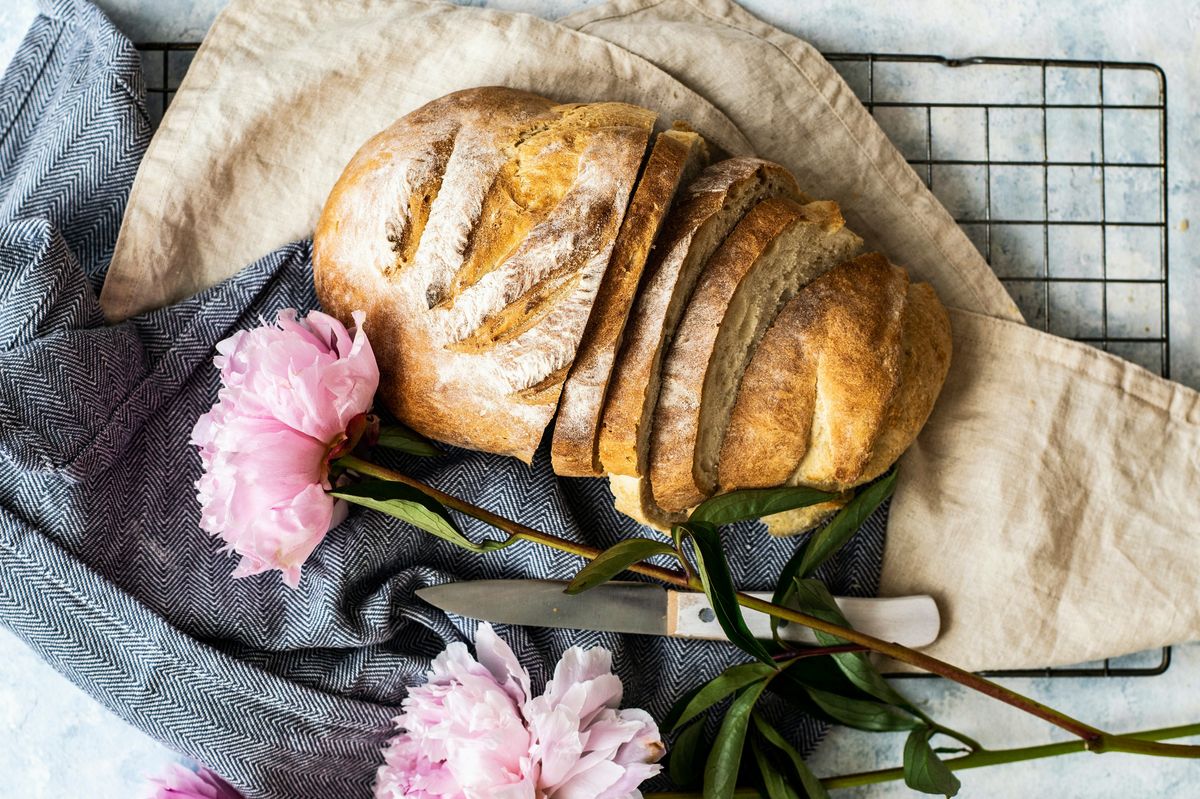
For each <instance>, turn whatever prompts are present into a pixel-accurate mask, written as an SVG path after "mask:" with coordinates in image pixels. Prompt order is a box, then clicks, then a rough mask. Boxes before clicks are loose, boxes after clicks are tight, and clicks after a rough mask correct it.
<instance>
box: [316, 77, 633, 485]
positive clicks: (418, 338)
mask: <svg viewBox="0 0 1200 799" xmlns="http://www.w3.org/2000/svg"><path fill="white" fill-rule="evenodd" d="M653 123H654V115H653V113H651V112H650V111H647V110H646V109H642V108H638V107H636V106H631V105H626V104H623V103H593V104H565V105H560V104H556V103H554V102H553V101H551V100H548V99H546V98H543V97H538V96H537V95H534V94H531V93H528V92H522V91H517V90H513V89H506V88H501V87H483V88H477V89H468V90H465V91H462V92H456V93H454V94H450V95H447V96H445V97H442V98H439V99H437V100H434V101H433V102H431V103H428V104H427V105H425V106H422V107H421V108H419V109H417V110H416V111H414V112H412V113H411V114H408V115H406V116H405V117H403V118H401V119H400V120H398V121H397V122H396V123H394V124H393V125H392V126H391V127H389V128H388V129H387V130H385V131H383V132H381V133H380V134H378V135H376V136H375V137H373V138H372V139H371V140H370V141H368V142H367V143H366V144H365V145H364V146H363V147H362V148H361V149H360V150H359V152H358V153H357V154H356V155H355V157H354V158H353V159H352V161H351V162H350V164H349V165H348V166H347V168H346V170H345V172H344V173H343V174H342V176H341V178H340V179H339V180H338V182H337V184H336V185H335V186H334V188H333V191H332V192H331V194H330V197H329V200H328V201H327V203H326V205H325V209H324V211H323V213H322V215H321V219H320V221H319V223H318V226H317V231H316V234H315V236H314V252H313V268H314V280H315V283H316V288H317V296H318V299H319V300H320V302H321V304H322V306H323V307H324V308H325V309H326V310H327V311H328V312H330V313H331V314H333V315H334V316H336V317H338V318H339V319H342V320H343V321H344V322H348V321H349V319H350V314H351V312H353V311H354V310H357V309H362V310H364V311H366V313H367V321H366V328H367V330H368V331H369V332H370V334H371V337H372V345H373V346H374V349H375V353H376V357H377V359H378V361H379V365H380V372H381V381H380V397H381V399H382V400H383V403H384V404H385V405H386V406H387V408H388V409H389V410H390V411H391V412H392V413H393V414H395V415H396V417H397V418H398V419H400V420H401V421H403V422H405V423H406V424H408V425H410V426H411V427H413V428H414V429H416V430H417V431H419V432H421V433H423V434H425V435H427V436H429V437H431V438H434V439H437V440H439V441H444V442H446V443H450V444H454V445H456V446H463V447H469V448H472V449H479V450H484V451H488V452H496V453H500V454H506V455H513V456H516V457H518V458H520V459H522V460H524V461H526V462H529V461H530V460H531V459H532V457H533V453H534V451H535V450H536V448H537V446H538V443H539V441H540V440H541V437H542V433H543V431H544V430H545V428H546V426H547V424H548V423H549V421H550V419H551V417H552V416H553V414H554V409H555V407H556V405H557V401H558V396H559V392H560V390H561V385H562V381H563V379H565V377H566V373H567V369H568V368H569V366H570V364H571V362H572V360H573V358H574V355H575V351H576V347H577V345H578V343H579V340H580V337H581V336H582V334H583V330H584V326H585V324H586V322H587V319H588V316H589V314H590V312H591V308H592V303H593V300H594V298H595V295H596V291H597V289H598V287H599V284H600V280H601V277H602V276H603V274H604V270H605V268H606V267H607V265H608V261H609V257H610V255H611V252H612V248H613V244H614V242H615V240H616V236H617V231H618V229H619V226H620V223H621V220H622V218H623V216H624V213H625V208H626V204H627V203H628V200H629V196H630V193H631V191H632V188H633V184H634V181H635V179H636V176H637V172H638V168H639V166H640V164H641V161H642V156H643V153H644V152H645V149H646V144H647V141H648V138H649V135H650V130H651V128H652V126H653Z"/></svg>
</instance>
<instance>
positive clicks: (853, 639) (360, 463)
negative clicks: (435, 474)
mask: <svg viewBox="0 0 1200 799" xmlns="http://www.w3.org/2000/svg"><path fill="white" fill-rule="evenodd" d="M337 463H338V464H339V465H341V466H344V467H345V468H347V469H352V470H354V471H356V472H358V473H360V474H365V475H369V476H371V477H376V478H379V479H380V480H392V481H395V482H399V483H404V484H405V485H407V486H411V487H412V488H415V489H417V490H418V491H421V492H423V493H424V494H426V495H427V496H430V497H432V498H434V499H436V500H437V501H438V502H441V503H442V504H443V505H445V506H447V507H449V508H453V509H454V510H457V511H459V512H460V513H464V514H466V515H468V516H472V517H474V518H476V519H479V520H480V521H483V522H486V523H487V524H490V525H491V526H493V527H495V528H497V529H499V530H503V531H504V532H506V533H508V534H509V535H510V536H511V537H513V538H516V539H519V540H523V541H532V542H534V543H537V544H541V545H543V546H547V547H550V548H552V549H557V550H559V551H562V552H567V553H570V554H572V555H577V556H579V557H581V558H586V559H588V560H595V559H596V558H597V557H599V556H600V554H601V550H599V549H597V548H596V547H591V546H588V545H586V544H580V543H576V542H574V541H568V540H566V539H565V538H559V537H558V536H554V535H550V534H549V533H543V532H541V531H540V530H535V529H533V528H532V527H526V526H525V525H523V524H520V523H518V522H514V521H512V520H511V519H506V518H504V517H503V516H498V515H496V514H494V513H492V512H491V511H488V510H485V509H483V508H480V507H477V506H475V505H472V504H471V503H469V502H466V501H464V500H461V499H459V498H458V497H454V496H451V495H450V494H447V493H445V492H444V491H439V490H438V489H436V488H433V487H432V486H428V485H426V484H424V483H422V482H420V481H419V480H414V479H413V478H411V477H409V476H407V475H405V474H401V473H400V472H395V471H392V470H391V469H387V468H385V467H383V466H379V465H377V464H374V463H371V462H369V461H364V460H362V459H361V458H358V457H356V456H354V455H346V456H344V457H342V458H339V459H338V461H337ZM629 571H632V572H636V573H637V574H642V575H645V576H647V577H651V578H654V579H656V580H659V581H661V582H664V583H667V584H669V585H674V586H676V587H678V588H683V589H686V590H690V591H703V590H704V586H703V585H702V584H701V583H700V580H699V579H698V578H696V577H693V576H689V575H687V574H684V573H683V572H679V571H675V570H673V569H664V568H661V567H659V566H651V565H649V564H645V563H635V564H634V565H632V566H630V567H629ZM737 601H738V604H740V605H741V606H742V607H746V608H750V609H751V610H757V611H759V612H761V613H767V614H769V615H771V616H774V617H776V618H779V619H786V620H787V621H789V622H793V623H795V624H800V625H802V626H804V627H808V628H809V629H812V630H819V631H820V632H824V633H828V634H830V635H834V636H837V637H838V638H842V639H844V640H845V641H848V642H850V643H852V644H858V645H859V646H863V647H866V648H867V649H870V650H872V651H874V652H879V653H881V654H884V655H887V656H888V657H890V658H892V659H893V660H897V661H899V662H901V663H907V664H908V665H910V666H916V667H917V668H919V669H921V670H923V671H928V672H930V673H932V674H937V675H939V676H941V677H945V678H946V679H948V680H952V681H954V682H957V683H959V684H961V685H965V686H966V687H968V688H972V689H974V690H976V691H979V692H980V693H982V694H984V695H985V696H990V697H992V698H993V699H997V700H999V701H1001V702H1004V703H1005V704H1007V705H1011V706H1012V707H1015V708H1017V709H1018V710H1022V711H1024V712H1026V713H1029V714H1031V715H1033V716H1036V717H1038V718H1040V719H1043V720H1044V721H1047V722H1049V723H1050V724H1053V725H1055V726H1056V727H1060V728H1062V729H1064V730H1066V731H1067V732H1069V733H1071V734H1072V735H1075V736H1077V737H1079V738H1080V739H1082V745H1083V748H1085V749H1088V750H1091V751H1095V752H1104V751H1109V752H1115V751H1119V752H1130V753H1135V754H1147V755H1160V756H1168V757H1193V758H1200V746H1185V745H1182V744H1163V743H1154V742H1151V741H1136V740H1131V739H1127V738H1125V737H1124V736H1115V735H1112V734H1110V733H1106V732H1104V731H1103V730H1101V729H1098V728H1096V727H1093V726H1091V725H1090V724H1085V723H1084V722H1082V721H1079V720H1078V719H1074V718H1072V717H1070V716H1068V715H1066V714H1065V713H1060V712H1059V711H1057V710H1055V709H1054V708H1052V707H1048V706H1047V705H1043V704H1042V703H1041V702H1038V701H1036V700H1034V699H1030V698H1029V697H1027V696H1023V695H1022V694H1019V693H1017V692H1016V691H1013V690H1011V689H1008V688H1005V687H1004V686H1002V685H998V684H997V683H994V682H992V681H991V680H988V679H986V678H984V677H980V676H979V675H978V674H974V673H972V672H969V671H967V670H965V669H961V668H959V667H958V666H954V665H951V664H949V663H946V662H945V661H943V660H938V659H937V658H935V657H932V656H930V655H926V654H925V653H923V652H918V651H916V650H913V649H909V648H908V647H906V646H901V645H900V644H897V643H893V642H891V641H884V640H883V639H881V638H876V637H874V636H871V635H867V634H866V633H861V632H858V631H857V630H853V629H851V628H849V627H842V626H841V625H838V624H833V623H831V622H828V621H825V620H824V619H819V618H817V617H816V616H810V615H808V614H807V613H801V612H800V611H798V610H792V609H791V608H785V607H781V606H779V605H775V604H772V603H771V602H768V601H766V600H764V599H759V598H757V597H754V596H751V595H750V594H747V593H743V592H738V593H737ZM956 737H957V736H956Z"/></svg>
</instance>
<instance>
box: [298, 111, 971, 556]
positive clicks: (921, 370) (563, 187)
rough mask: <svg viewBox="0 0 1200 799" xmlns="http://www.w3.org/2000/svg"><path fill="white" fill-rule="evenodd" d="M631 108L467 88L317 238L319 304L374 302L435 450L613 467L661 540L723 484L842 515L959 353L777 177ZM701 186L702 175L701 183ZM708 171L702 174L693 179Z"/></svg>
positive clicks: (370, 315) (938, 315) (377, 142)
mask: <svg viewBox="0 0 1200 799" xmlns="http://www.w3.org/2000/svg"><path fill="white" fill-rule="evenodd" d="M654 122H655V116H654V114H653V113H652V112H650V111H647V110H646V109H642V108H637V107H635V106H630V105H626V104H622V103H590V104H580V103H570V104H559V103H555V102H553V101H551V100H548V99H545V98H542V97H538V96H536V95H533V94H530V93H528V92H521V91H515V90H511V89H504V88H482V89H471V90H467V91H463V92H457V93H455V94H451V95H447V96H446V97H443V98H440V99H438V100H435V101H433V102H431V103H429V104H427V105H425V106H423V107H422V108H420V109H418V110H416V111H414V112H412V113H411V114H408V115H407V116H405V117H403V118H401V119H400V120H398V121H397V122H396V123H395V124H394V125H392V127H390V128H388V129H387V130H385V131H383V132H382V133H380V134H379V135H377V136H375V137H374V138H373V139H371V141H369V142H367V143H366V144H365V145H364V146H363V147H362V149H360V150H359V152H358V153H357V154H356V155H355V156H354V159H353V160H352V161H351V162H350V164H349V166H347V168H346V170H345V172H344V173H343V175H342V177H341V178H340V179H339V181H338V182H337V184H336V185H335V186H334V188H333V191H332V192H331V194H330V197H329V200H328V202H327V203H326V206H325V209H324V211H323V213H322V215H321V219H320V222H319V224H318V227H317V231H316V234H315V236H314V245H313V269H314V278H315V282H316V288H317V296H318V298H319V299H320V301H321V303H322V305H323V306H324V308H325V309H326V310H327V311H329V312H330V313H332V314H334V315H335V316H338V317H339V318H341V319H342V320H343V321H349V320H350V316H351V313H352V312H353V311H355V310H358V309H362V310H364V311H366V313H367V319H368V322H367V324H368V326H369V333H370V335H371V340H372V344H373V346H374V348H375V352H376V356H377V358H378V360H379V363H380V368H381V382H380V393H381V397H382V399H383V402H384V404H385V405H386V406H387V408H388V409H389V410H390V411H391V412H392V413H393V414H395V415H396V417H397V418H398V419H399V420H400V421H402V422H404V423H406V424H408V425H410V426H411V427H413V428H415V429H416V430H418V431H420V432H422V433H424V434H425V435H428V436H430V437H431V438H434V439H437V440H439V441H443V442H447V443H450V444H454V445H458V446H463V447H469V448H473V449H479V450H484V451H488V452H495V453H501V454H506V455H513V456H516V457H518V458H521V459H523V460H525V461H527V462H528V461H530V460H531V459H532V458H533V455H534V453H535V451H536V450H537V448H538V445H539V442H540V441H541V440H542V438H543V434H544V432H545V430H546V428H547V426H548V425H549V423H550V421H551V420H552V418H554V417H555V415H556V413H557V418H556V419H555V426H554V431H553V435H552V436H551V446H550V451H551V461H552V465H553V467H554V469H555V470H556V472H558V473H559V474H562V475H565V476H595V475H601V474H605V473H607V474H608V475H609V480H610V485H611V486H612V490H613V495H614V497H615V499H616V503H617V507H618V508H619V509H621V510H622V511H623V512H625V513H627V514H628V515H630V516H632V517H634V518H635V519H637V520H639V521H641V522H643V523H646V524H649V525H652V526H655V527H658V528H663V529H665V528H667V527H669V526H670V525H671V524H673V523H676V522H678V521H680V520H682V519H684V518H686V515H687V513H688V512H689V510H690V509H691V508H692V507H694V506H695V505H697V504H699V503H700V502H702V501H703V500H704V499H706V498H708V497H710V496H712V495H714V494H716V493H719V492H725V491H734V490H738V489H743V488H761V487H771V486H783V485H805V486H812V487H816V488H820V489H823V490H827V491H830V492H834V493H839V494H840V497H839V498H838V499H835V500H834V501H831V502H828V503H825V504H823V505H820V506H816V507H812V508H802V509H799V510H796V511H790V512H788V513H782V514H777V515H775V516H772V517H769V518H768V519H767V520H766V521H767V524H768V527H769V528H770V530H771V532H773V533H776V534H780V535H784V534H790V533H795V532H800V531H802V530H804V529H808V528H809V527H811V526H813V525H814V524H816V523H818V522H819V521H820V520H821V519H822V518H824V517H825V516H827V515H828V514H829V513H831V512H833V511H835V510H836V509H837V508H838V507H840V506H841V505H842V504H844V502H845V501H846V499H847V498H848V497H849V496H850V495H851V490H852V489H853V488H854V487H855V486H858V485H862V484H863V483H866V482H869V481H870V480H873V479H875V478H876V477H878V476H879V475H881V474H882V473H883V472H885V471H886V470H887V469H888V468H889V467H890V466H891V465H892V463H894V462H895V461H896V459H897V458H899V457H900V455H901V453H903V451H904V450H905V449H906V448H907V447H908V446H909V445H910V444H911V443H912V442H913V440H914V439H915V438H916V436H917V434H918V432H919V431H920V429H921V427H922V426H923V425H924V423H925V420H926V419H927V418H928V416H929V414H930V412H931V410H932V408H933V405H934V402H935V400H936V399H937V395H938V392H939V391H940V389H941V386H942V383H943V381H944V380H945V376H946V372H947V369H948V367H949V359H950V327H949V322H948V319H947V316H946V313H945V310H944V309H943V308H942V306H941V304H940V303H939V302H938V299H937V296H936V295H935V294H934V292H933V290H932V288H930V287H929V286H928V285H925V284H910V283H909V280H908V275H907V273H906V272H905V271H904V270H903V269H901V268H899V267H897V266H893V265H892V264H890V263H889V262H888V261H887V259H886V258H885V257H884V256H883V255H880V254H878V253H871V254H867V255H860V254H859V253H860V251H861V250H862V248H863V242H862V241H861V240H860V239H859V238H858V236H856V235H854V233H852V232H851V231H850V230H848V229H847V228H846V226H845V223H844V221H843V219H842V216H841V213H840V211H839V209H838V206H837V205H836V204H835V203H833V202H829V201H813V200H811V199H810V198H809V197H808V196H807V195H806V194H804V193H803V192H802V191H801V190H800V188H799V187H798V186H797V185H796V181H795V179H794V178H793V177H792V175H791V174H790V173H788V171H787V170H786V169H784V168H783V167H781V166H779V165H778V164H774V163H771V162H769V161H763V160H760V159H756V158H745V157H741V158H731V159H728V160H724V161H720V162H717V163H715V164H712V165H709V166H707V168H705V164H706V162H707V160H708V152H707V149H706V147H705V144H704V141H703V139H702V138H701V137H700V136H699V135H698V134H696V133H693V132H691V131H689V130H687V129H686V128H683V127H677V128H676V129H673V130H667V131H663V132H661V133H659V134H658V135H657V136H655V137H654V139H653V146H651V147H649V148H648V145H649V144H650V141H651V138H650V137H651V132H652V128H653V126H654ZM701 170H702V171H701ZM697 173H698V174H697Z"/></svg>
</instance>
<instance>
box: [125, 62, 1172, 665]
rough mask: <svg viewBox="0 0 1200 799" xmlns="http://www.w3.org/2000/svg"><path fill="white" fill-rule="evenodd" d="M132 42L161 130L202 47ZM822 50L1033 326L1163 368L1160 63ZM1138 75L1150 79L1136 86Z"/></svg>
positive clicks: (1143, 660)
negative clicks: (1131, 78)
mask: <svg viewBox="0 0 1200 799" xmlns="http://www.w3.org/2000/svg"><path fill="white" fill-rule="evenodd" d="M138 48H139V49H140V50H141V51H142V59H143V71H144V74H145V78H146V86H147V105H148V108H149V111H150V115H151V119H152V121H153V122H154V123H155V124H157V123H158V120H159V119H161V117H162V114H163V112H164V111H165V110H166V108H167V106H169V105H170V102H171V99H172V98H173V97H174V94H175V90H176V89H177V88H178V87H179V83H180V81H181V80H182V78H183V75H184V73H185V72H186V71H187V67H188V66H189V65H190V63H191V59H192V57H193V55H194V54H195V51H196V48H197V45H196V44H191V43H146V44H141V45H138ZM826 58H827V59H828V60H829V61H830V62H831V63H832V64H833V66H834V67H835V68H836V69H838V71H839V72H841V73H842V75H843V77H844V78H846V80H847V82H848V83H849V84H850V86H851V87H852V88H853V89H854V91H855V92H856V94H857V95H858V97H859V99H860V100H862V102H863V103H864V104H865V105H866V107H867V109H868V110H869V111H870V112H871V113H872V115H874V116H875V118H876V120H877V121H878V122H879V123H880V125H881V126H882V127H883V128H884V130H885V131H886V132H887V133H888V135H889V137H891V138H892V140H893V141H894V142H895V143H896V144H897V146H898V147H899V148H900V150H901V152H902V153H903V154H904V155H905V158H906V159H907V160H908V161H909V163H910V164H911V165H912V166H913V168H914V169H915V170H916V171H917V173H918V174H919V175H920V176H921V177H922V179H923V180H924V181H925V183H926V185H928V186H929V187H930V188H931V189H932V190H933V192H934V194H935V195H937V196H938V198H939V199H940V200H942V202H943V204H944V205H946V207H947V208H948V209H949V210H950V211H951V213H952V215H953V216H954V218H955V220H956V221H957V222H958V223H959V224H960V225H961V226H962V228H963V230H964V231H966V232H967V234H968V236H970V237H971V238H972V240H973V241H974V242H975V244H976V246H977V247H978V248H979V250H980V252H981V253H983V255H984V257H985V258H987V260H988V262H989V263H991V264H992V266H993V268H994V269H995V270H996V272H997V274H998V276H999V277H1000V280H1001V281H1002V282H1003V283H1004V284H1005V287H1006V288H1008V290H1009V293H1010V294H1011V295H1012V297H1013V299H1014V301H1015V302H1016V303H1017V305H1018V307H1020V308H1021V310H1022V312H1023V313H1024V315H1025V318H1026V320H1027V321H1028V322H1029V323H1030V324H1031V325H1035V326H1037V327H1040V328H1041V329H1043V330H1047V331H1049V332H1053V333H1056V334H1059V335H1065V336H1067V337H1070V338H1074V339H1077V340H1079V341H1085V342H1088V343H1090V344H1093V345H1095V346H1098V347H1102V348H1103V349H1105V350H1110V351H1112V352H1115V353H1117V354H1119V355H1121V356H1123V357H1126V358H1129V359H1130V360H1133V361H1135V362H1138V363H1140V364H1142V365H1143V366H1146V367H1147V368H1149V369H1151V370H1152V371H1155V372H1157V373H1159V374H1161V375H1163V376H1168V375H1169V370H1170V341H1169V338H1170V337H1169V333H1168V316H1167V313H1168V311H1167V296H1168V282H1167V231H1166V220H1167V156H1166V153H1167V141H1166V136H1167V124H1166V115H1167V100H1166V97H1167V94H1166V76H1165V75H1164V74H1163V72H1162V70H1161V69H1159V68H1158V67H1157V66H1155V65H1153V64H1135V63H1114V62H1100V61H1063V60H1047V59H1013V58H969V59H949V58H943V57H941V56H924V55H879V54H862V53H832V54H826ZM983 73H989V74H983ZM1129 76H1135V77H1136V78H1138V79H1146V78H1148V79H1149V83H1148V84H1146V81H1145V80H1141V83H1142V84H1146V85H1142V86H1140V87H1139V86H1138V85H1137V84H1138V81H1134V82H1133V84H1132V85H1131V84H1130V82H1129V81H1127V80H1124V78H1128V77H1129ZM955 82H958V83H960V84H961V85H960V86H958V87H957V88H956V87H955V86H953V85H952V84H954V83H955ZM1070 117H1075V119H1074V120H1073V121H1074V122H1075V123H1076V128H1077V130H1076V131H1075V133H1074V135H1071V136H1068V135H1067V134H1068V133H1070V130H1065V129H1064V130H1060V128H1061V127H1062V125H1061V124H1060V123H1064V122H1070V121H1072V120H1071V119H1070ZM1148 122H1149V123H1153V124H1147V123H1148ZM1080 131H1082V133H1080ZM972 137H974V139H972ZM1089 139H1090V141H1089ZM1063 178H1066V181H1065V183H1064V182H1063ZM1131 178H1132V180H1131ZM1060 261H1061V262H1060ZM1148 657H1150V658H1152V660H1153V662H1149V663H1148V662H1147V658H1148ZM1170 662H1171V649H1170V648H1169V647H1167V648H1164V649H1162V650H1159V651H1154V652H1150V653H1141V654H1140V655H1132V656H1128V657H1126V658H1120V659H1117V660H1105V661H1102V662H1099V663H1095V664H1085V665H1081V666H1076V667H1069V668H1047V669H1024V670H1011V671H1001V672H990V674H992V675H999V676H1015V677H1109V676H1122V677H1131V676H1152V675H1157V674H1162V673H1163V672H1165V671H1166V670H1167V668H1168V667H1169V666H1170ZM913 676H919V675H913Z"/></svg>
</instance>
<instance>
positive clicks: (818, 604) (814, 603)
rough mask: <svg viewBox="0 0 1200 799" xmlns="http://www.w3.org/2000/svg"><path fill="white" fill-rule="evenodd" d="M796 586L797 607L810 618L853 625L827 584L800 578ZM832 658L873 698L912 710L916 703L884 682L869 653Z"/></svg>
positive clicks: (826, 641)
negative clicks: (847, 619)
mask: <svg viewBox="0 0 1200 799" xmlns="http://www.w3.org/2000/svg"><path fill="white" fill-rule="evenodd" d="M794 584H795V586H796V604H797V605H798V606H799V608H800V609H801V610H802V611H804V612H805V613H807V614H809V615H810V616H816V617H817V618H818V619H823V620H825V621H828V622H833V623H834V624H838V625H841V626H842V627H849V626H850V623H849V622H848V621H846V617H845V616H844V615H842V611H841V609H839V608H838V606H837V602H835V601H834V599H833V597H832V596H831V595H830V593H829V589H827V588H826V587H825V584H824V583H822V582H821V581H820V580H802V579H796V580H795V581H794ZM813 635H815V636H816V638H817V641H818V642H820V643H821V644H822V645H824V646H836V645H838V644H844V643H847V642H846V640H845V639H844V638H838V637H837V636H836V635H830V634H829V633H825V632H821V631H819V630H813ZM831 657H833V660H834V662H835V663H837V664H838V667H839V668H840V669H841V670H842V671H843V672H844V673H845V675H846V676H847V677H848V678H849V679H850V681H851V682H852V683H854V684H855V685H857V686H858V687H859V688H861V689H862V690H864V691H866V692H867V693H868V694H870V695H871V696H873V697H875V698H876V699H880V700H883V701H884V702H887V703H888V704H891V705H899V706H900V707H903V708H907V709H910V710H911V709H912V704H911V703H910V702H909V701H908V700H907V699H905V698H904V697H903V696H901V695H900V693H899V692H898V691H896V689H895V688H893V687H892V686H890V685H888V683H887V681H886V680H884V679H883V675H881V674H880V673H879V670H878V669H876V668H875V667H874V666H873V665H872V664H871V661H870V659H869V658H868V657H867V656H866V654H865V653H863V652H840V653H838V654H836V655H832V656H831Z"/></svg>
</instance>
